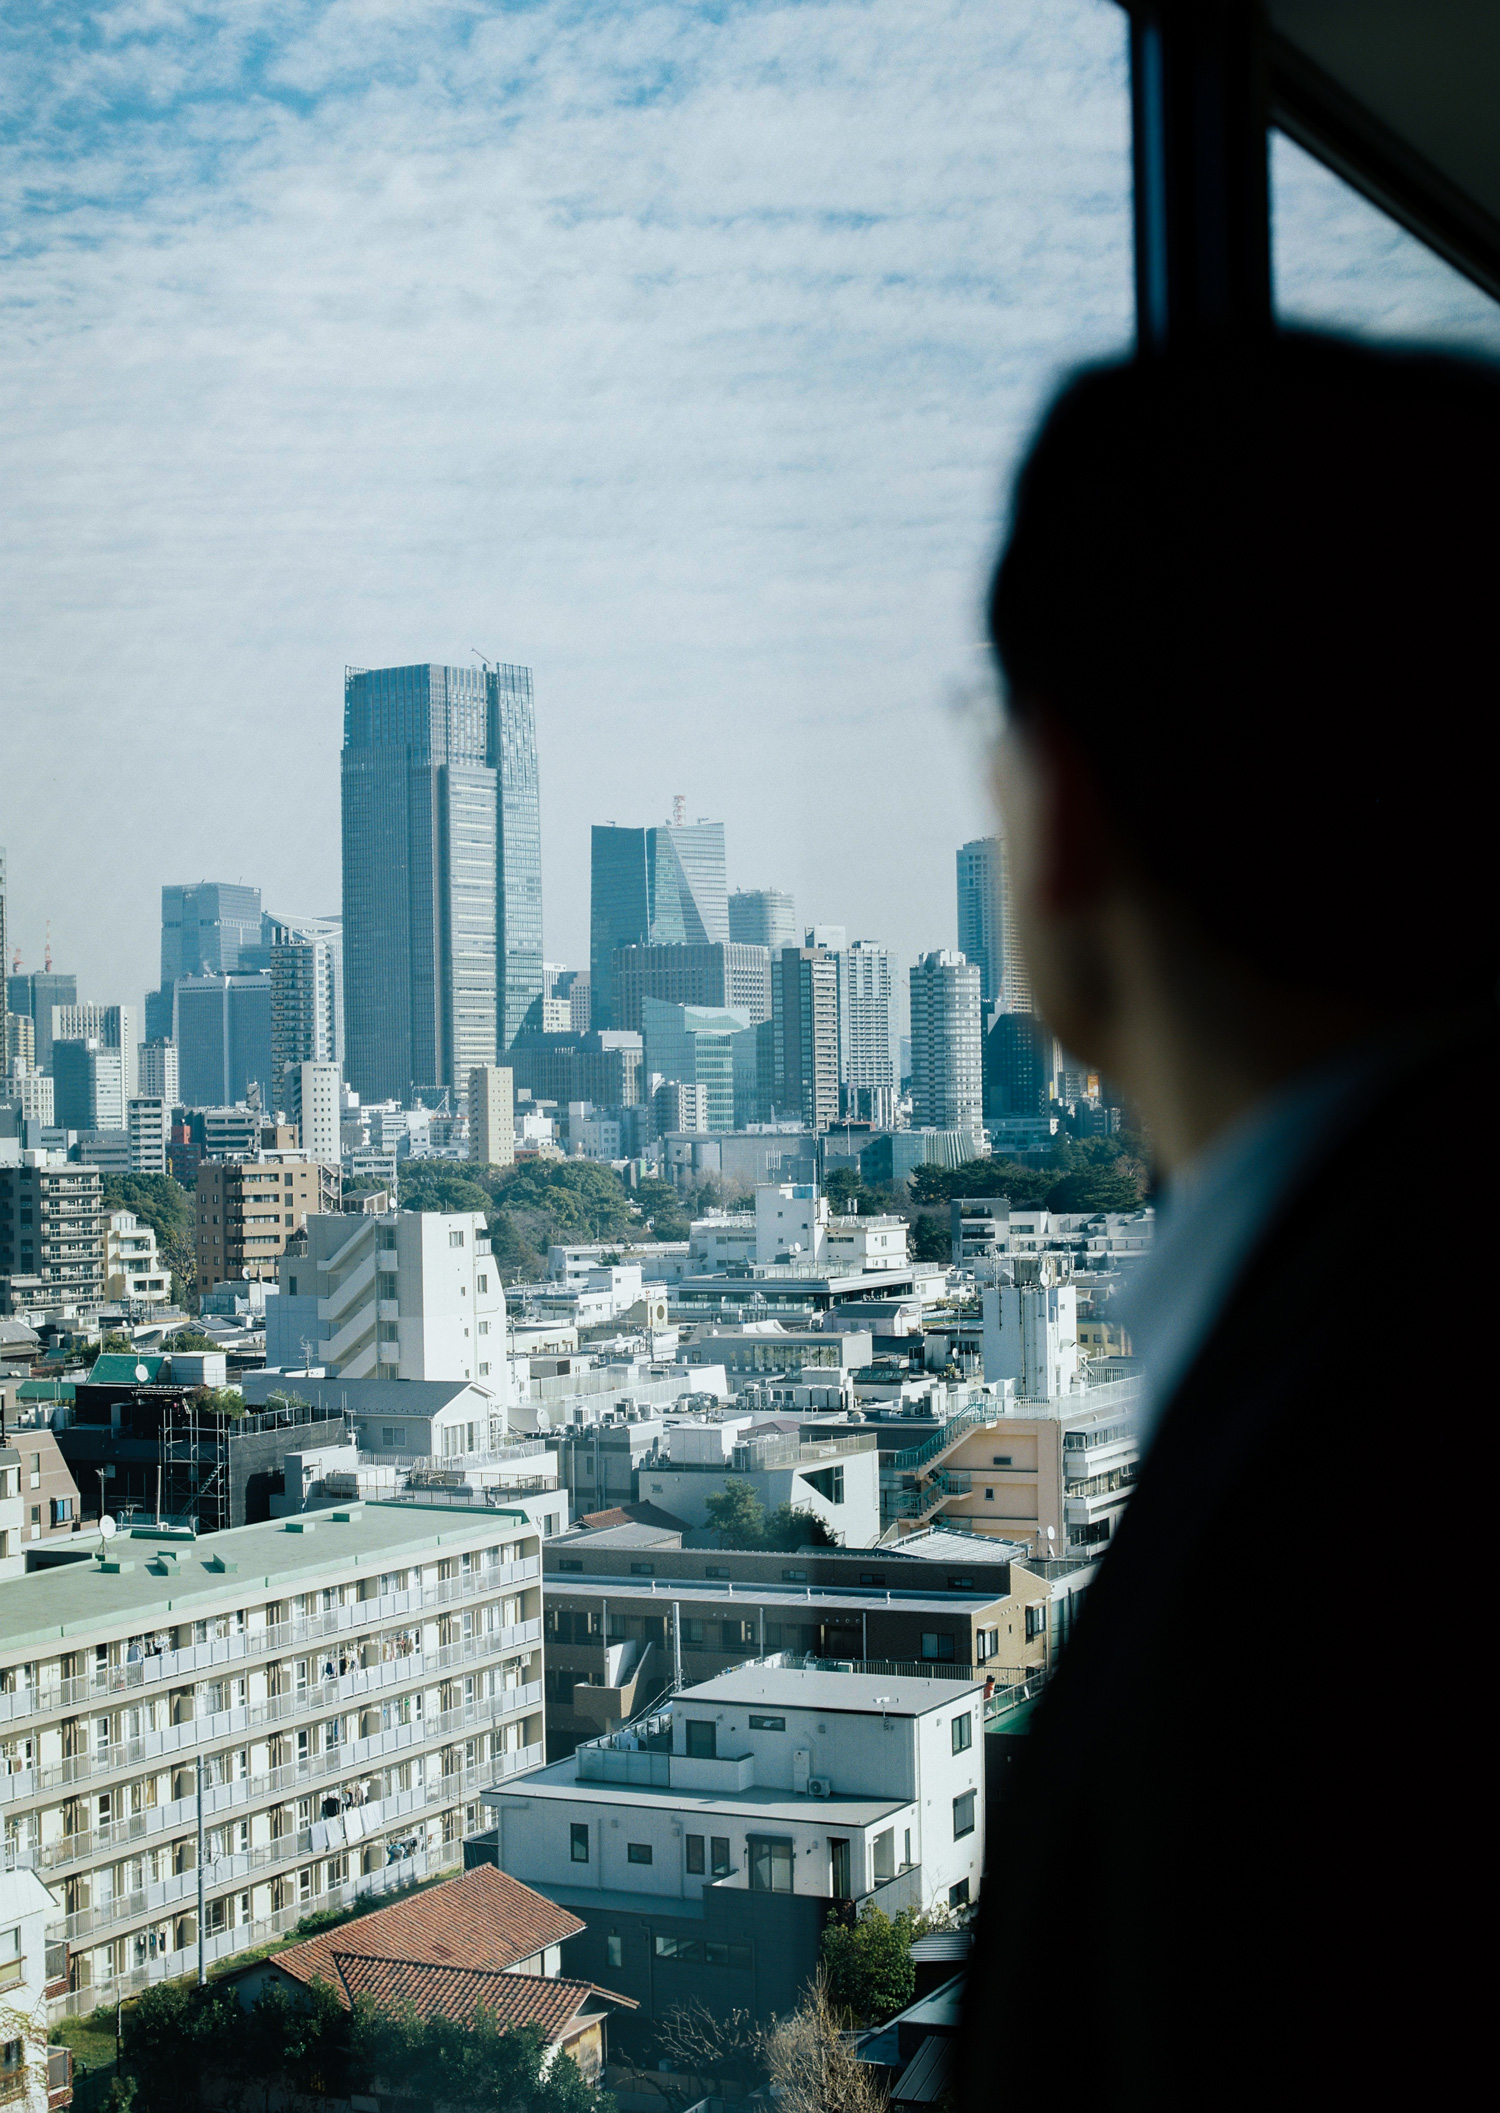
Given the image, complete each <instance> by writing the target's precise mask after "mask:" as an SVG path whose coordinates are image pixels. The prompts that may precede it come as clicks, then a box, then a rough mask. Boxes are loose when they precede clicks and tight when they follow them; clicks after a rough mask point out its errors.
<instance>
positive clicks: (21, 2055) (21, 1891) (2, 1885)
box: [0, 1860, 73, 2113]
mask: <svg viewBox="0 0 1500 2113" xmlns="http://www.w3.org/2000/svg"><path fill="white" fill-rule="evenodd" d="M62 1905H63V1904H62V1902H61V1901H60V1900H59V1899H58V1897H57V1895H56V1894H55V1893H54V1892H53V1891H52V1890H51V1888H50V1887H49V1886H45V1885H43V1883H42V1881H41V1880H40V1879H39V1878H38V1877H37V1875H36V1873H35V1871H25V1870H14V1869H12V1868H11V1866H10V1863H9V1861H8V1860H7V1861H6V1862H4V1863H0V2105H3V2106H5V2107H7V2108H11V2107H14V2108H15V2109H16V2113H47V2108H48V2107H49V2106H60V2105H66V2104H68V2103H69V2099H68V2097H67V2095H66V2094H67V2092H68V2088H69V2086H70V2084H71V2083H72V2078H73V2058H72V2054H71V2053H70V2051H69V2049H68V2048H66V2047H49V2046H48V2044H47V2026H48V2016H47V2011H48V1999H49V1997H53V1996H56V1995H58V1994H60V1993H61V1992H62V1991H63V1990H64V1989H66V1987H67V1979H66V1963H65V1962H66V1958H67V1952H66V1948H65V1947H64V1946H63V1945H61V1944H49V1943H48V1941H47V1925H48V1923H49V1922H54V1921H55V1920H56V1919H57V1917H58V1915H59V1914H60V1913H61V1911H62ZM49 1955H50V1956H49Z"/></svg>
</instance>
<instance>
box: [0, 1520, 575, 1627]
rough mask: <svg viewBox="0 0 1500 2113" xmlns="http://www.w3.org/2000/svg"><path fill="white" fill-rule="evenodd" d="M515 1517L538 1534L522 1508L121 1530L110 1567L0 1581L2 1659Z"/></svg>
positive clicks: (501, 1528) (485, 1533) (381, 1560)
mask: <svg viewBox="0 0 1500 2113" xmlns="http://www.w3.org/2000/svg"><path fill="white" fill-rule="evenodd" d="M518 1521H519V1522H520V1523H521V1524H522V1525H524V1526H527V1527H528V1530H529V1531H531V1532H535V1530H536V1529H535V1527H533V1526H531V1525H530V1522H529V1521H528V1520H527V1519H526V1518H525V1515H524V1513H521V1512H514V1511H500V1510H495V1511H491V1510H485V1511H482V1512H475V1513H471V1514H465V1513H463V1512H460V1511H457V1510H455V1509H454V1508H453V1507H452V1506H451V1505H426V1504H352V1505H350V1506H348V1507H347V1508H346V1509H340V1510H338V1511H319V1512H307V1513H304V1514H303V1515H302V1516H301V1517H299V1518H296V1519H272V1520H269V1521H267V1522H266V1523H265V1524H263V1525H259V1526H236V1527H232V1528H231V1529H230V1530H229V1531H228V1532H227V1533H214V1534H205V1535H204V1536H203V1538H202V1539H201V1540H198V1541H193V1542H185V1541H183V1540H181V1539H180V1538H177V1537H174V1536H173V1535H172V1534H170V1533H164V1534H162V1535H161V1537H160V1539H159V1540H158V1538H157V1536H156V1535H155V1534H142V1533H141V1532H139V1531H136V1532H134V1533H132V1534H131V1535H130V1536H129V1537H128V1538H127V1537H126V1536H125V1535H123V1534H120V1535H117V1536H116V1537H115V1539H114V1540H113V1541H111V1542H110V1543H109V1559H108V1562H107V1563H106V1564H100V1563H96V1562H89V1563H66V1564H63V1565H61V1566H60V1567H59V1568H57V1569H55V1570H36V1571H33V1572H32V1573H31V1575H30V1576H28V1577H15V1578H8V1579H6V1580H5V1581H4V1582H3V1583H0V1655H3V1656H4V1657H5V1658H6V1659H10V1658H12V1657H15V1658H30V1657H34V1656H35V1655H37V1653H38V1652H39V1651H43V1650H45V1649H46V1648H47V1647H48V1646H49V1645H52V1644H55V1643H57V1642H58V1640H59V1639H60V1638H78V1637H91V1638H97V1639H98V1640H100V1641H103V1640H104V1639H105V1638H106V1637H109V1636H113V1635H127V1636H128V1635H130V1634H132V1633H133V1632H134V1631H135V1630H137V1629H144V1628H147V1627H149V1626H151V1625H152V1624H154V1623H159V1622H162V1621H164V1620H165V1618H166V1616H167V1615H168V1614H170V1615H171V1616H172V1617H173V1620H174V1622H181V1621H183V1620H192V1619H195V1618H199V1617H201V1616H202V1615H204V1614H206V1613H208V1612H209V1611H210V1610H212V1609H215V1608H224V1607H229V1606H233V1605H235V1604H237V1603H243V1602H244V1601H245V1600H246V1599H251V1600H253V1599H257V1598H259V1597H260V1596H261V1595H262V1594H267V1593H269V1594H273V1595H275V1596H277V1597H280V1596H282V1595H283V1594H285V1593H289V1592H298V1591H305V1590H306V1589H307V1588H308V1587H309V1586H312V1585H316V1584H319V1583H322V1582H326V1580H327V1579H328V1577H329V1574H330V1573H331V1572H336V1573H340V1574H344V1575H347V1574H349V1573H350V1572H351V1571H363V1572H365V1573H366V1574H368V1573H369V1572H371V1571H375V1572H379V1571H382V1570H400V1569H405V1568H406V1567H408V1566H409V1565H410V1564H412V1563H415V1562H419V1561H421V1560H422V1559H423V1558H424V1557H429V1556H436V1554H437V1553H438V1551H439V1550H453V1549H463V1548H474V1547H481V1548H482V1547H484V1546H486V1545H488V1544H490V1543H492V1542H494V1541H496V1540H499V1539H503V1538H505V1537H506V1536H507V1535H508V1534H513V1533H514V1529H515V1526H516V1524H517V1522H518ZM289 1528H291V1529H294V1530H292V1531H288V1529H289Z"/></svg>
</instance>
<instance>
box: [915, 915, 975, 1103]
mask: <svg viewBox="0 0 1500 2113" xmlns="http://www.w3.org/2000/svg"><path fill="white" fill-rule="evenodd" d="M979 989H980V977H979V970H978V968H977V967H975V966H974V964H973V963H971V962H969V961H966V960H965V959H964V956H963V955H962V954H959V953H954V952H952V951H951V950H950V949H948V948H946V947H942V948H939V949H938V950H937V951H936V952H934V953H931V954H924V955H923V956H922V958H921V960H920V961H919V962H918V963H917V965H916V967H915V968H914V969H913V970H912V972H911V1101H912V1106H911V1120H912V1128H913V1129H914V1130H925V1129H932V1130H962V1131H966V1132H967V1133H968V1134H969V1135H970V1136H971V1137H976V1138H977V1137H980V1136H982V1135H983V1132H984V1121H983V1101H984V1035H983V1028H982V1008H981V1005H980V998H979Z"/></svg>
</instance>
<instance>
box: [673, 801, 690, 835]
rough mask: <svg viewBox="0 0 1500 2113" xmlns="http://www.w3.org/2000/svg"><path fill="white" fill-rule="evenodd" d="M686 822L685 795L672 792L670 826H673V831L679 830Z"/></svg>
mask: <svg viewBox="0 0 1500 2113" xmlns="http://www.w3.org/2000/svg"><path fill="white" fill-rule="evenodd" d="M686 820H687V794H686V793H685V792H674V793H673V795H672V826H673V828H674V829H680V828H681V827H682V826H683V824H684V822H686Z"/></svg>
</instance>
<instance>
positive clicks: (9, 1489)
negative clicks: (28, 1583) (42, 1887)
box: [0, 1443, 26, 1869]
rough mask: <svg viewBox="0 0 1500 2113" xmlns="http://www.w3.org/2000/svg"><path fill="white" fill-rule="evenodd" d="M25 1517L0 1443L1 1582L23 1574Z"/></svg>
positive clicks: (10, 1451)
mask: <svg viewBox="0 0 1500 2113" xmlns="http://www.w3.org/2000/svg"><path fill="white" fill-rule="evenodd" d="M25 1518H26V1507H25V1504H24V1503H23V1501H22V1497H21V1455H20V1454H19V1453H18V1452H17V1451H16V1449H15V1447H14V1446H12V1445H9V1444H5V1443H0V1582H3V1581H4V1580H5V1579H6V1578H12V1577H23V1576H24V1575H25V1572H26V1557H25V1553H24V1551H23V1549H22V1546H21V1540H22V1528H23V1525H24V1522H25ZM7 1758H9V1756H7ZM0 1869H3V1866H0Z"/></svg>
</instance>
